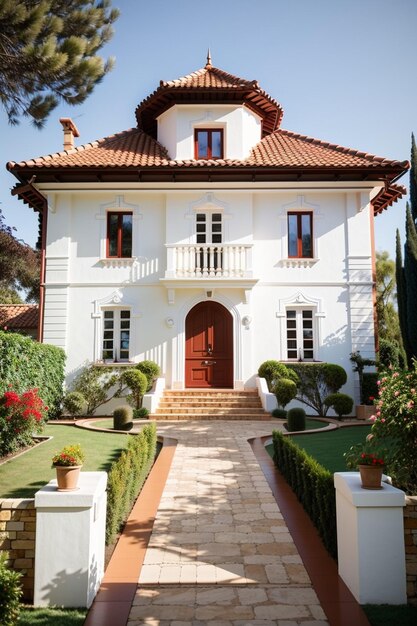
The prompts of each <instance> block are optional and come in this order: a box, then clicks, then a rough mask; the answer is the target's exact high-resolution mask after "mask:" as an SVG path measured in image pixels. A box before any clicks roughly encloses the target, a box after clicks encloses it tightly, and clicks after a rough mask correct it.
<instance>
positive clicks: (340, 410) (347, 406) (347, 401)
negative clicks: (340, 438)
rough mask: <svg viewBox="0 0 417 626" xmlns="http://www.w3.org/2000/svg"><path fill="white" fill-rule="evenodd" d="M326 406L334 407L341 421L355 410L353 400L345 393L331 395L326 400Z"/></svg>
mask: <svg viewBox="0 0 417 626" xmlns="http://www.w3.org/2000/svg"><path fill="white" fill-rule="evenodd" d="M324 404H325V405H326V406H328V407H332V408H333V410H334V412H335V413H336V415H337V416H338V418H339V419H342V417H343V416H344V415H349V413H351V412H352V409H353V398H351V397H350V396H348V395H347V394H345V393H331V394H330V395H329V396H327V398H325V400H324Z"/></svg>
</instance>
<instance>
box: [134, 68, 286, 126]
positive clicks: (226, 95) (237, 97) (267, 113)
mask: <svg viewBox="0 0 417 626" xmlns="http://www.w3.org/2000/svg"><path fill="white" fill-rule="evenodd" d="M230 101H234V102H236V103H245V104H246V105H247V106H248V107H249V108H251V109H253V110H254V111H255V112H256V113H258V115H260V116H261V117H262V118H263V133H264V135H266V134H268V133H270V132H272V131H274V130H276V129H277V128H278V127H279V124H280V122H281V119H282V116H283V113H284V112H283V109H282V107H281V105H280V104H279V103H278V102H277V101H276V100H274V98H271V96H270V95H269V94H268V93H267V92H266V91H264V90H263V89H261V88H260V87H259V84H258V82H257V81H256V80H246V79H244V78H239V77H238V76H234V75H233V74H229V73H228V72H225V71H224V70H221V69H219V68H217V67H213V66H212V65H211V62H207V64H206V66H205V67H203V68H201V69H199V70H196V71H195V72H191V74H187V75H186V76H182V77H181V78H177V79H175V80H168V81H163V80H161V81H160V83H159V87H158V88H157V89H156V90H155V91H154V92H153V93H151V94H150V95H149V96H148V97H147V98H145V99H144V100H142V102H141V103H140V104H139V106H138V107H137V109H136V119H137V122H138V127H139V128H142V129H143V130H145V131H146V132H147V133H150V134H151V135H152V136H154V137H155V136H156V121H155V120H156V118H157V117H158V115H160V114H161V113H162V112H163V111H165V110H166V109H168V108H169V107H170V106H172V105H173V104H175V103H178V104H180V103H188V104H189V103H191V102H194V103H197V102H199V103H202V102H204V103H212V104H222V102H229V103H230Z"/></svg>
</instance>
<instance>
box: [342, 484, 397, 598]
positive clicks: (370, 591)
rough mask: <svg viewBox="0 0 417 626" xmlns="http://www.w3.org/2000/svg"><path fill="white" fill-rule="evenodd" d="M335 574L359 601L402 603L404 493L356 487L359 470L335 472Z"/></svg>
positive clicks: (385, 489)
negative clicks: (336, 551) (337, 568)
mask: <svg viewBox="0 0 417 626" xmlns="http://www.w3.org/2000/svg"><path fill="white" fill-rule="evenodd" d="M334 485H335V488H336V509H337V548H338V560H339V575H340V577H341V578H342V579H343V580H344V582H345V583H346V585H347V586H348V587H349V589H350V591H351V592H352V594H353V595H354V596H355V598H356V600H357V601H358V602H359V604H406V602H407V595H406V574H405V548H404V522H403V507H404V506H405V494H404V492H403V491H400V490H399V489H396V488H395V487H392V486H391V485H389V484H387V483H383V488H382V489H381V490H375V491H371V490H366V489H362V488H361V481H360V477H359V473H358V472H340V473H339V472H338V473H336V474H335V475H334Z"/></svg>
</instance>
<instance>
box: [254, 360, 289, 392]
mask: <svg viewBox="0 0 417 626" xmlns="http://www.w3.org/2000/svg"><path fill="white" fill-rule="evenodd" d="M258 376H259V377H260V378H265V380H266V382H267V385H268V389H269V390H270V391H272V386H273V384H274V382H275V381H276V380H278V379H280V378H287V379H289V380H292V381H293V382H294V383H295V384H296V385H297V384H298V382H299V379H298V376H297V374H296V373H295V372H294V371H293V370H291V369H289V368H288V367H287V366H286V365H284V363H280V362H279V361H274V360H270V361H264V363H262V364H261V365H260V366H259V369H258ZM272 393H273V392H272Z"/></svg>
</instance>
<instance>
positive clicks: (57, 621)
mask: <svg viewBox="0 0 417 626" xmlns="http://www.w3.org/2000/svg"><path fill="white" fill-rule="evenodd" d="M86 615H87V609H25V610H23V611H22V612H21V613H20V616H19V620H18V622H17V624H18V626H56V625H57V626H82V625H83V624H84V621H85V617H86Z"/></svg>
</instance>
